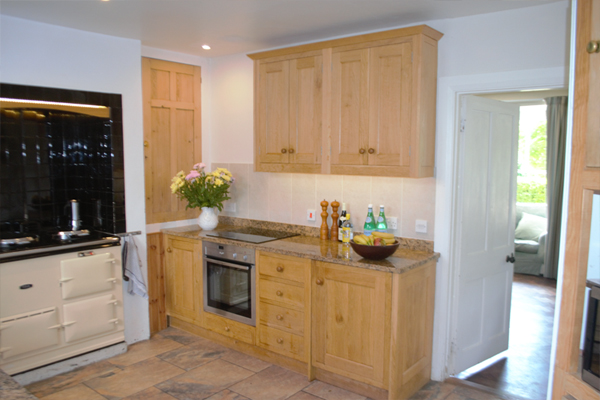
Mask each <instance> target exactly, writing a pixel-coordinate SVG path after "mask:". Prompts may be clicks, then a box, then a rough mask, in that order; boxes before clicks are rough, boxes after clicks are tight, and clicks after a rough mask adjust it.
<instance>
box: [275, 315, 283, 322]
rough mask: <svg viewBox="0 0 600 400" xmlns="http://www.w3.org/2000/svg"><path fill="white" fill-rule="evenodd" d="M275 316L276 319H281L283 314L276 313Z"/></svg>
mask: <svg viewBox="0 0 600 400" xmlns="http://www.w3.org/2000/svg"><path fill="white" fill-rule="evenodd" d="M275 318H277V320H278V321H281V320H282V319H283V315H281V314H277V316H276V317H275Z"/></svg>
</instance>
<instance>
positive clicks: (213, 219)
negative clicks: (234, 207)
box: [198, 207, 219, 231]
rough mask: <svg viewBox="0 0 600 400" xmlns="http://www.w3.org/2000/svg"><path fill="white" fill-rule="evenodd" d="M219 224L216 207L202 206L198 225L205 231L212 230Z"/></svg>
mask: <svg viewBox="0 0 600 400" xmlns="http://www.w3.org/2000/svg"><path fill="white" fill-rule="evenodd" d="M218 224H219V217H218V216H217V209H216V207H202V213H201V214H200V216H199V217H198V225H200V228H202V230H203V231H212V230H213V229H215V228H216V227H217V225H218Z"/></svg>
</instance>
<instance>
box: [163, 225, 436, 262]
mask: <svg viewBox="0 0 600 400" xmlns="http://www.w3.org/2000/svg"><path fill="white" fill-rule="evenodd" d="M228 227H229V228H231V226H228V225H219V227H218V228H217V229H216V230H223V231H225V230H227V229H228ZM161 232H162V233H164V234H169V235H174V236H179V237H184V238H188V239H195V240H205V241H210V242H215V243H223V244H232V245H236V246H241V247H245V248H251V249H255V250H261V251H267V252H270V253H276V254H281V255H288V256H293V257H299V258H308V259H311V260H315V261H322V262H330V263H335V264H341V265H347V266H350V267H357V268H364V269H370V270H375V271H382V272H391V273H396V274H401V273H405V272H408V271H410V270H412V269H415V268H417V267H420V266H421V265H424V264H426V263H428V262H430V261H435V260H437V259H438V258H439V257H440V254H439V253H436V252H427V251H419V250H411V249H408V248H399V249H398V250H397V251H396V252H395V253H394V255H392V256H391V257H388V258H387V259H385V260H381V261H374V260H367V259H365V258H362V257H361V256H359V255H358V254H356V253H355V252H354V251H353V250H352V249H350V252H351V256H350V259H347V258H344V257H342V253H341V250H342V244H340V243H338V242H332V241H328V240H327V241H323V240H320V239H319V238H315V237H312V236H301V235H300V236H295V237H291V238H287V239H280V240H275V241H271V242H266V243H260V244H254V243H246V242H240V241H237V240H230V239H223V238H218V237H211V236H207V233H210V232H211V231H202V230H201V229H200V228H199V227H198V225H188V226H183V227H177V228H167V229H162V230H161Z"/></svg>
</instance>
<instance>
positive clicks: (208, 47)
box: [202, 44, 210, 50]
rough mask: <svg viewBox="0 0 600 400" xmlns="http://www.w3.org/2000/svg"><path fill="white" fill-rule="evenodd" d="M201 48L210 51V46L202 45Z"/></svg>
mask: <svg viewBox="0 0 600 400" xmlns="http://www.w3.org/2000/svg"><path fill="white" fill-rule="evenodd" d="M202 48H203V49H204V50H210V46H209V45H207V44H203V45H202Z"/></svg>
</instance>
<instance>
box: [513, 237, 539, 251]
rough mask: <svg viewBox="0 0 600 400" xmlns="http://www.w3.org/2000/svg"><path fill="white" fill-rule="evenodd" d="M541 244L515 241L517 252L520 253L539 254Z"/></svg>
mask: <svg viewBox="0 0 600 400" xmlns="http://www.w3.org/2000/svg"><path fill="white" fill-rule="evenodd" d="M539 248H540V244H539V243H538V242H536V241H535V240H518V239H517V240H515V251H518V252H520V253H529V254H537V252H538V249H539Z"/></svg>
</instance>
